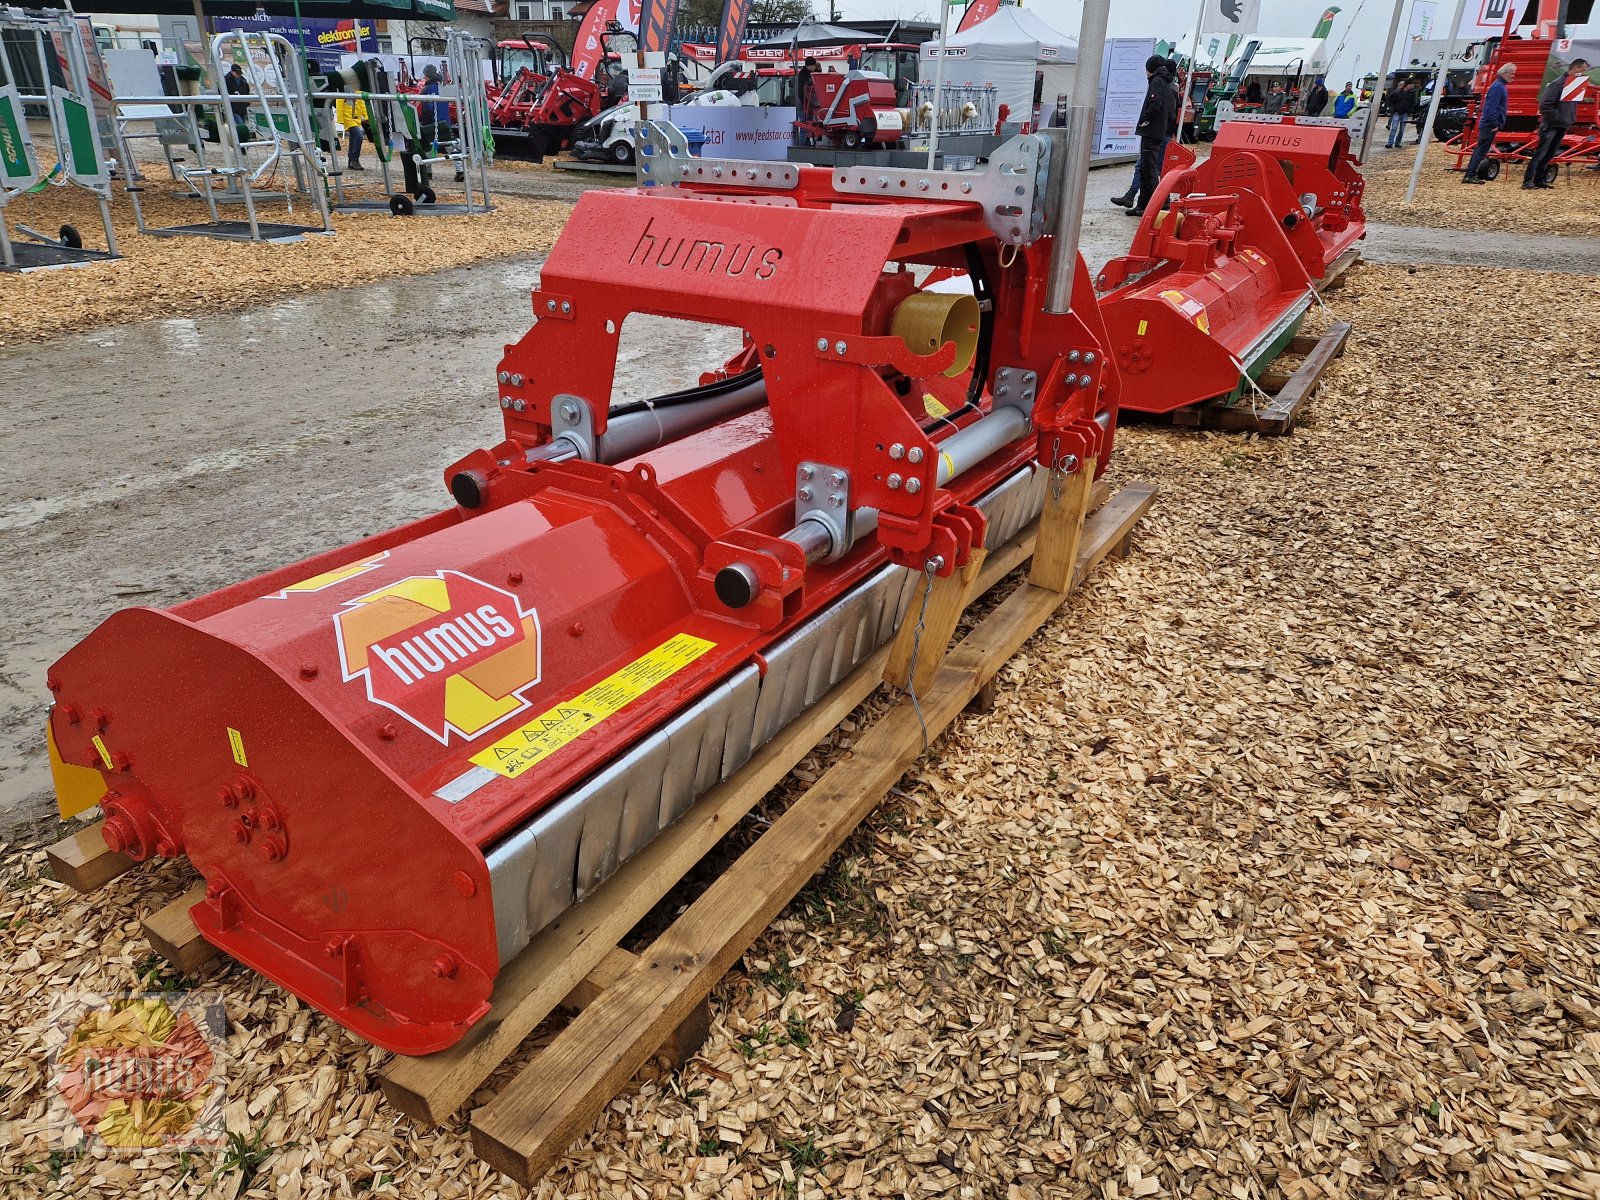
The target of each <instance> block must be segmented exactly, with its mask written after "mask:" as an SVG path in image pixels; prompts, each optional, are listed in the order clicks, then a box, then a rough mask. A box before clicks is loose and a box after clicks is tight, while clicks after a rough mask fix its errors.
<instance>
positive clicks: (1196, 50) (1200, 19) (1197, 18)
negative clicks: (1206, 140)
mask: <svg viewBox="0 0 1600 1200" xmlns="http://www.w3.org/2000/svg"><path fill="white" fill-rule="evenodd" d="M1205 23H1206V0H1200V7H1199V9H1198V11H1196V12H1195V14H1194V42H1193V43H1192V44H1191V45H1190V46H1189V78H1188V79H1186V80H1185V81H1184V87H1183V95H1181V96H1179V97H1178V144H1179V145H1180V146H1181V145H1183V123H1184V121H1186V120H1188V117H1189V93H1190V92H1192V91H1194V73H1195V68H1196V67H1197V66H1198V65H1199V62H1200V27H1201V26H1202V25H1204V24H1205ZM1199 138H1200V127H1199V122H1196V123H1195V140H1196V141H1197V142H1198V141H1199Z"/></svg>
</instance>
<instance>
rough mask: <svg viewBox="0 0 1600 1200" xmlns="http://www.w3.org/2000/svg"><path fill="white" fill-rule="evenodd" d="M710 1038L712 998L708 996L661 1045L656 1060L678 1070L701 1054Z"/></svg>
mask: <svg viewBox="0 0 1600 1200" xmlns="http://www.w3.org/2000/svg"><path fill="white" fill-rule="evenodd" d="M710 1036H711V997H710V996H709V995H708V996H706V998H705V999H703V1000H701V1001H700V1003H699V1004H696V1005H695V1006H694V1008H692V1009H691V1010H690V1011H689V1015H688V1016H687V1017H685V1018H684V1019H683V1020H682V1021H680V1022H679V1023H678V1027H677V1028H676V1029H674V1030H673V1031H672V1036H671V1037H669V1038H668V1039H667V1040H666V1041H664V1042H662V1043H661V1045H660V1046H659V1047H658V1048H657V1050H656V1053H655V1057H656V1060H657V1061H658V1062H664V1063H665V1064H666V1065H667V1066H668V1067H670V1068H672V1069H673V1070H676V1069H677V1068H678V1067H681V1066H683V1064H684V1063H686V1062H688V1061H689V1060H690V1059H691V1058H693V1057H694V1056H695V1055H696V1054H698V1053H700V1047H701V1046H704V1045H705V1044H706V1039H707V1038H708V1037H710Z"/></svg>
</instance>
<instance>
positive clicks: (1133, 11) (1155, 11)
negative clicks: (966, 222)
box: [814, 0, 1453, 80]
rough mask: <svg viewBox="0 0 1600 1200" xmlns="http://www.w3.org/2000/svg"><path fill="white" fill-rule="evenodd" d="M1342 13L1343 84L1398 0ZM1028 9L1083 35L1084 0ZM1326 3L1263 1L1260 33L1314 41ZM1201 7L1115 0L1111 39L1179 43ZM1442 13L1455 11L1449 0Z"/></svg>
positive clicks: (935, 11)
mask: <svg viewBox="0 0 1600 1200" xmlns="http://www.w3.org/2000/svg"><path fill="white" fill-rule="evenodd" d="M837 2H838V5H839V11H840V13H841V15H842V17H843V19H844V20H846V21H848V20H849V19H850V18H852V17H854V18H856V19H858V20H870V19H873V18H879V19H883V20H893V19H894V18H895V17H901V18H903V19H906V20H911V19H926V20H933V21H936V20H938V19H939V8H938V4H937V0H837ZM1334 2H1335V3H1336V4H1337V6H1338V7H1339V8H1340V9H1341V10H1342V11H1341V12H1340V13H1339V15H1338V17H1336V18H1335V19H1334V23H1333V34H1332V36H1331V37H1330V38H1329V46H1328V53H1329V56H1330V58H1331V57H1332V55H1333V52H1334V49H1335V48H1336V47H1338V46H1339V44H1340V43H1341V42H1343V43H1344V49H1343V51H1342V52H1340V54H1339V57H1338V58H1337V60H1335V61H1333V62H1332V63H1331V64H1330V74H1332V75H1334V76H1338V77H1339V79H1340V80H1343V79H1348V78H1353V77H1354V74H1355V72H1354V71H1353V70H1352V69H1351V68H1352V67H1354V65H1355V59H1356V55H1358V54H1359V55H1360V56H1361V70H1362V71H1363V72H1365V71H1368V70H1372V69H1375V68H1374V67H1373V64H1374V63H1375V62H1376V61H1377V60H1378V57H1379V56H1380V55H1381V54H1382V52H1383V39H1384V35H1385V34H1386V33H1388V32H1389V20H1390V18H1391V17H1392V16H1393V15H1394V0H1334ZM1404 3H1405V11H1404V12H1403V13H1402V14H1401V30H1400V32H1401V36H1402V37H1403V36H1404V35H1405V32H1406V30H1407V29H1408V28H1409V23H1410V11H1411V0H1404ZM814 5H815V7H816V9H817V11H818V12H819V13H826V12H827V0H814ZM1024 7H1026V8H1031V9H1032V10H1033V11H1034V12H1036V13H1037V14H1038V15H1039V16H1041V17H1042V18H1044V19H1045V20H1046V21H1048V22H1049V23H1050V24H1051V25H1053V26H1055V27H1056V28H1057V29H1059V30H1060V31H1061V32H1062V33H1065V34H1067V35H1069V36H1071V37H1077V36H1078V25H1079V23H1080V21H1081V20H1082V18H1083V4H1082V0H1024ZM1327 7H1328V3H1327V0H1263V3H1262V5H1261V29H1260V32H1262V33H1264V34H1270V35H1272V36H1275V37H1310V36H1311V33H1312V31H1313V30H1314V29H1316V27H1317V21H1318V20H1319V19H1320V18H1321V16H1322V13H1323V10H1324V9H1326V8H1327ZM1198 9H1199V5H1198V3H1196V0H1111V27H1110V31H1109V36H1111V37H1153V38H1157V39H1161V38H1165V39H1167V40H1168V41H1175V40H1177V39H1178V38H1180V37H1182V36H1183V35H1184V34H1185V33H1192V32H1194V22H1195V15H1196V13H1197V12H1198ZM1440 9H1441V10H1442V11H1445V12H1448V11H1453V5H1451V4H1450V3H1449V0H1445V2H1444V3H1443V4H1441V5H1440ZM961 11H962V10H961V9H960V8H959V7H954V8H952V9H951V10H950V21H951V24H952V25H954V24H955V23H956V22H958V21H959V20H960V19H961Z"/></svg>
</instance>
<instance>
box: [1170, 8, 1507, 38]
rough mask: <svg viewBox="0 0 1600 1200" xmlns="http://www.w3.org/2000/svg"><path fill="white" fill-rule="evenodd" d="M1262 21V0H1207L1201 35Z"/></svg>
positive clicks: (1246, 28) (1242, 29)
mask: <svg viewBox="0 0 1600 1200" xmlns="http://www.w3.org/2000/svg"><path fill="white" fill-rule="evenodd" d="M1473 2H1476V0H1473ZM1485 2H1487V0H1485ZM1260 23H1261V0H1205V10H1204V12H1203V14H1202V15H1201V18H1200V36H1201V37H1202V38H1204V37H1207V36H1209V35H1211V34H1213V33H1237V34H1248V33H1254V32H1256V29H1257V27H1258V26H1259V25H1260Z"/></svg>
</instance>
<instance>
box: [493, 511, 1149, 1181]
mask: <svg viewBox="0 0 1600 1200" xmlns="http://www.w3.org/2000/svg"><path fill="white" fill-rule="evenodd" d="M1130 491H1132V492H1133V493H1134V494H1133V495H1131V496H1129V499H1128V500H1127V501H1126V502H1124V503H1123V504H1120V505H1119V504H1118V503H1117V500H1118V499H1120V498H1121V497H1120V495H1119V497H1117V498H1114V499H1113V500H1112V501H1111V502H1110V503H1109V504H1107V505H1106V507H1105V508H1104V509H1102V510H1101V512H1100V513H1099V514H1097V515H1096V517H1095V518H1094V521H1093V524H1092V527H1091V528H1090V529H1089V530H1088V531H1086V532H1087V536H1086V537H1085V538H1084V539H1083V548H1082V552H1081V553H1080V555H1079V557H1078V559H1077V560H1076V561H1075V562H1074V563H1073V569H1074V574H1076V573H1078V572H1084V573H1087V571H1089V570H1092V569H1093V567H1094V565H1095V564H1096V563H1098V562H1099V561H1100V560H1101V559H1102V558H1104V557H1105V555H1106V554H1107V553H1108V552H1109V551H1110V549H1111V548H1112V547H1113V546H1115V545H1116V544H1117V543H1119V542H1121V541H1122V540H1123V539H1124V538H1125V537H1126V536H1127V533H1128V530H1129V529H1131V528H1132V526H1133V524H1134V523H1135V522H1136V521H1137V520H1138V519H1139V517H1140V516H1141V515H1142V514H1143V513H1144V511H1145V509H1146V508H1148V507H1149V504H1150V501H1151V499H1152V498H1153V496H1154V489H1151V488H1143V489H1124V494H1126V493H1127V492H1130ZM1088 494H1089V489H1088V488H1087V487H1085V489H1084V496H1085V498H1087V496H1088ZM1072 578H1073V576H1072V575H1069V576H1068V580H1067V582H1068V583H1069V584H1070V583H1071V582H1072ZM1065 590H1066V589H1064V588H1063V589H1061V590H1060V591H1058V590H1055V589H1046V588H1042V587H1038V586H1035V585H1033V584H1023V585H1022V586H1020V587H1018V588H1017V589H1016V590H1015V591H1013V592H1012V593H1011V595H1010V596H1008V597H1007V598H1006V599H1005V600H1004V601H1002V602H1001V604H1000V605H999V607H998V608H996V609H995V610H994V611H993V612H992V613H990V614H989V615H988V616H987V617H986V618H985V619H984V620H983V621H982V622H981V623H980V624H979V625H978V627H977V628H976V629H974V630H973V631H972V633H970V634H969V635H968V636H967V637H966V638H965V639H964V640H963V641H962V643H961V644H960V646H958V647H957V648H956V649H955V650H954V651H953V652H952V653H951V654H950V655H949V656H948V657H947V658H946V660H945V662H944V664H943V666H941V667H940V669H939V671H938V674H937V676H936V677H935V679H934V683H933V686H931V687H930V688H929V690H928V694H927V698H926V699H925V700H924V702H923V718H924V719H925V720H926V723H927V730H928V733H929V734H930V735H932V736H937V735H938V734H939V733H941V732H943V730H944V729H945V728H946V727H947V726H948V725H949V724H950V722H951V721H952V720H954V719H955V717H956V715H957V714H958V713H959V712H960V711H961V709H962V707H963V706H964V705H965V704H966V703H967V701H968V700H969V699H971V697H972V696H973V695H974V694H976V693H977V691H978V690H979V689H980V688H981V687H982V686H983V685H984V684H985V683H987V682H988V681H989V680H990V679H991V678H993V676H994V674H995V672H997V671H998V670H999V669H1000V667H1001V666H1002V665H1003V664H1004V663H1005V662H1006V661H1007V660H1008V659H1009V658H1010V657H1011V656H1012V655H1013V654H1015V653H1016V652H1017V650H1018V649H1020V648H1021V646H1022V644H1023V643H1024V642H1025V641H1027V639H1028V638H1029V637H1030V636H1032V634H1033V633H1034V632H1035V631H1036V630H1038V628H1039V627H1040V626H1041V625H1043V624H1044V623H1045V622H1046V621H1047V620H1049V618H1050V616H1051V614H1052V613H1054V612H1055V611H1056V609H1057V607H1058V606H1059V605H1060V603H1061V598H1062V591H1065ZM923 745H924V741H923V728H922V721H921V720H919V719H918V716H917V714H916V713H915V712H914V711H913V709H912V706H911V705H910V704H909V703H907V702H905V701H902V702H901V703H899V704H897V705H896V706H895V707H894V708H893V709H891V710H890V711H889V712H888V713H887V714H885V716H884V717H883V718H882V719H881V720H879V721H878V722H877V723H876V724H874V725H873V726H872V727H871V728H869V729H867V730H866V731H865V732H864V733H863V734H862V735H861V736H860V737H859V738H858V739H857V740H856V742H855V745H854V746H853V748H852V752H851V753H850V754H849V755H848V756H847V757H845V758H843V759H841V760H840V761H839V762H837V763H835V764H834V766H832V767H831V768H829V770H828V771H827V772H825V773H824V774H823V776H822V777H821V778H820V779H819V780H817V782H816V783H814V784H813V785H812V786H811V787H810V788H808V789H807V790H806V791H805V793H804V794H802V795H801V797H800V798H799V799H798V800H796V801H795V802H794V804H792V805H791V806H790V807H789V808H788V809H787V810H786V811H785V812H784V813H783V814H782V815H781V816H780V817H779V818H778V819H777V820H776V821H774V822H773V824H772V826H771V827H770V828H769V829H768V830H767V831H766V832H765V833H764V834H763V835H762V836H761V837H760V838H759V839H757V841H756V843H755V844H754V845H753V846H751V847H750V849H748V850H747V851H745V853H744V854H742V855H741V856H740V857H739V858H738V860H737V861H735V862H734V863H733V864H732V866H730V867H729V868H728V869H727V870H726V871H724V872H723V874H722V875H721V876H719V877H718V878H717V879H716V880H715V881H714V882H713V883H712V884H711V886H710V887H709V888H707V889H706V891H705V892H704V893H703V894H702V895H701V896H700V898H699V899H697V900H696V901H695V902H694V903H693V904H691V905H690V906H689V908H688V910H687V911H685V912H684V913H683V915H682V916H680V917H679V918H678V919H677V920H676V921H674V922H673V923H672V925H671V926H670V927H669V928H668V929H667V930H666V932H665V933H663V934H662V936H661V937H660V938H658V939H657V940H656V942H655V943H654V945H652V946H651V947H650V949H649V951H648V952H647V953H645V954H643V955H641V956H640V958H639V961H638V963H637V964H635V965H634V966H633V967H632V968H631V969H630V970H629V971H628V972H627V974H626V975H625V976H624V977H623V978H622V979H621V980H619V981H618V982H617V983H616V984H615V985H613V986H612V987H609V988H607V989H606V990H605V991H603V992H602V993H601V994H600V995H599V997H597V998H596V999H595V1001H594V1003H592V1004H591V1005H590V1006H589V1007H588V1008H587V1009H585V1010H584V1011H583V1012H582V1013H581V1014H579V1016H578V1017H577V1018H575V1019H574V1020H573V1022H572V1024H571V1025H569V1026H568V1027H567V1028H566V1029H565V1030H564V1031H563V1032H562V1033H561V1034H560V1035H559V1036H558V1037H557V1038H556V1039H555V1041H553V1042H552V1043H551V1044H550V1045H549V1046H548V1047H547V1048H546V1049H545V1050H544V1052H543V1053H541V1054H540V1055H539V1057H538V1059H537V1060H536V1062H535V1063H534V1064H533V1067H532V1069H529V1070H525V1071H523V1072H522V1073H521V1074H519V1075H518V1076H517V1077H516V1078H515V1079H513V1080H512V1081H511V1082H510V1083H509V1084H507V1085H506V1087H505V1089H504V1090H502V1091H501V1093H500V1094H499V1095H498V1096H496V1097H495V1099H494V1100H493V1101H492V1102H491V1103H490V1104H488V1105H487V1106H485V1107H484V1108H481V1109H479V1110H478V1111H477V1112H476V1113H474V1114H473V1117H472V1144H473V1149H474V1150H475V1151H476V1152H477V1154H478V1156H479V1157H480V1158H482V1159H483V1160H484V1161H486V1162H488V1163H489V1164H490V1165H491V1166H493V1167H495V1168H496V1169H497V1170H500V1171H502V1172H504V1173H505V1174H506V1175H508V1176H510V1177H511V1178H512V1179H514V1180H515V1181H517V1182H518V1183H520V1184H522V1185H523V1186H525V1187H526V1186H532V1185H533V1183H534V1182H535V1181H537V1180H538V1178H539V1177H540V1176H541V1175H543V1174H544V1172H545V1171H546V1170H548V1169H549V1167H550V1166H551V1165H552V1164H554V1163H555V1161H556V1160H557V1159H558V1158H559V1157H560V1156H561V1154H562V1153H564V1152H565V1150H566V1148H567V1147H568V1146H569V1145H570V1144H571V1143H572V1142H573V1141H574V1140H575V1139H576V1138H578V1137H580V1136H581V1135H582V1134H583V1132H584V1131H585V1130H587V1129H589V1128H591V1127H592V1126H593V1124H594V1121H595V1118H596V1117H597V1116H598V1115H599V1114H600V1112H601V1110H602V1109H603V1108H604V1107H605V1106H606V1105H607V1104H608V1103H610V1101H611V1099H612V1098H613V1097H614V1096H615V1095H616V1094H617V1093H618V1091H619V1090H620V1089H621V1088H622V1087H623V1085H624V1084H626V1083H627V1081H628V1080H629V1079H630V1078H632V1076H633V1075H634V1073H635V1072H636V1071H638V1069H639V1068H640V1067H641V1066H643V1065H644V1063H645V1062H647V1061H648V1060H649V1058H650V1057H651V1055H652V1054H653V1053H654V1052H655V1050H656V1048H657V1047H658V1046H660V1045H662V1044H663V1042H664V1041H665V1040H666V1039H667V1037H668V1035H669V1034H670V1033H671V1032H672V1031H673V1030H674V1029H676V1028H677V1027H678V1026H680V1025H681V1024H682V1023H683V1022H684V1021H685V1020H686V1019H688V1018H689V1016H690V1015H691V1014H692V1013H693V1011H694V1010H695V1009H696V1008H697V1007H698V1006H699V1005H701V1004H702V1003H703V1002H704V1000H705V998H706V996H707V995H709V993H710V991H711V989H712V988H713V987H715V986H716V983H717V981H718V980H719V979H720V978H721V977H722V976H723V975H724V974H725V973H726V972H727V970H728V969H729V968H730V967H731V966H732V965H733V963H734V962H735V961H736V960H737V959H738V957H739V956H740V955H741V954H743V953H744V951H745V950H746V948H748V947H749V945H750V943H751V942H752V941H754V940H755V938H756V937H757V936H758V935H759V934H760V933H761V931H762V930H763V929H765V928H766V927H767V926H768V925H769V924H770V923H771V921H772V919H773V918H774V917H776V916H777V914H778V913H779V912H781V911H782V910H783V907H784V905H786V904H787V903H789V901H790V900H791V899H792V898H793V897H794V896H795V895H796V894H797V893H798V892H799V891H800V889H801V888H803V887H804V886H805V885H806V883H807V882H808V881H809V880H810V878H811V877H812V875H813V874H814V873H815V872H816V871H817V870H818V869H819V868H820V867H821V866H822V865H823V864H824V863H825V862H826V861H827V860H828V858H829V857H830V856H831V855H832V854H833V852H834V851H835V850H836V849H837V848H838V847H839V846H840V845H841V844H842V843H843V842H844V840H845V838H847V837H848V836H849V835H850V833H851V831H852V830H854V829H855V827H856V826H857V825H858V824H860V822H861V821H862V819H863V818H865V817H866V815H867V814H868V813H869V812H871V811H872V809H873V808H874V807H875V806H876V805H877V804H878V802H879V801H880V800H881V799H882V798H883V796H884V794H885V793H886V792H887V790H888V789H889V788H890V787H891V786H893V785H894V783H895V781H896V780H898V779H899V778H900V776H901V775H902V774H903V773H904V772H905V771H906V769H907V768H908V767H910V766H911V764H912V763H914V762H915V761H916V760H917V758H918V757H919V756H920V755H921V754H922V751H923Z"/></svg>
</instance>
